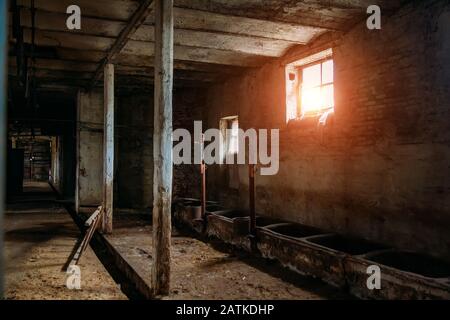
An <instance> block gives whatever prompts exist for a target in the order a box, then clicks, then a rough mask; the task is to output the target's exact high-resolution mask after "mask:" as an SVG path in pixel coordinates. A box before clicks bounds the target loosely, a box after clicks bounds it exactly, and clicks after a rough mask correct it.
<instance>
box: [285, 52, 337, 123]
mask: <svg viewBox="0 0 450 320" xmlns="http://www.w3.org/2000/svg"><path fill="white" fill-rule="evenodd" d="M332 53H333V52H332V50H331V49H328V50H325V51H322V52H319V53H317V54H315V55H313V56H310V57H307V58H304V59H301V60H298V61H295V62H293V63H290V64H288V65H287V66H286V118H287V121H289V120H293V119H299V118H304V117H311V116H320V115H322V114H324V113H325V112H332V111H333V110H334V63H333V59H332Z"/></svg>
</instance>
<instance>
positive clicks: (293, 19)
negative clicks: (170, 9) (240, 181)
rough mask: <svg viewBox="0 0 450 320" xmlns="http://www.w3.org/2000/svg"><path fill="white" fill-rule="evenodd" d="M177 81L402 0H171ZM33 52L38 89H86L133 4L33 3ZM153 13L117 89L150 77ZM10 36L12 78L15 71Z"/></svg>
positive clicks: (251, 59) (121, 65) (129, 50)
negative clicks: (71, 21)
mask: <svg viewBox="0 0 450 320" xmlns="http://www.w3.org/2000/svg"><path fill="white" fill-rule="evenodd" d="M174 2H175V8H174V15H175V34H174V44H175V49H174V50H175V51H174V59H175V63H174V68H175V84H177V83H178V84H190V83H195V84H199V83H210V82H214V81H219V80H221V79H223V77H225V76H228V75H230V74H236V73H239V72H241V71H242V70H244V69H246V68H249V67H258V66H261V65H262V64H264V63H265V62H267V61H269V60H270V59H274V58H276V57H280V56H282V55H283V54H284V53H285V52H286V51H287V50H288V49H290V48H291V47H293V46H296V45H306V44H308V43H310V42H311V41H312V40H314V39H315V38H317V37H318V36H320V35H322V34H324V33H326V32H341V31H346V30H348V29H349V28H351V27H352V26H353V25H355V23H358V22H360V21H362V20H363V19H364V17H365V16H366V8H367V7H368V6H369V5H371V4H378V5H380V6H381V7H382V10H383V12H391V11H393V10H396V9H398V8H399V7H400V6H401V5H402V3H403V2H405V1H404V0H334V1H333V0H303V1H299V0H297V1H280V0H274V1H269V0H246V1H242V0H175V1H174ZM17 4H18V5H19V6H20V7H21V8H20V16H21V25H22V26H23V27H24V42H25V43H31V26H32V24H31V12H30V9H29V8H30V0H17ZM72 4H77V5H78V6H80V8H81V14H82V20H81V30H68V29H67V28H66V19H67V17H68V15H67V14H66V9H67V7H68V6H69V5H72ZM35 7H36V16H35V17H36V20H35V21H36V24H35V25H36V38H35V43H36V45H37V46H38V47H39V50H36V52H37V59H36V65H35V67H36V78H37V81H38V85H41V86H52V85H54V86H73V87H84V86H86V85H87V84H88V83H89V81H90V79H92V78H93V77H94V74H95V71H96V69H97V68H98V66H99V64H100V62H101V60H102V59H103V58H104V57H105V56H106V54H107V53H108V50H109V49H110V48H111V47H112V46H113V44H114V43H115V42H116V38H117V37H118V36H119V34H120V32H121V31H122V30H123V29H124V28H125V26H126V25H127V23H128V21H129V20H130V18H131V17H132V15H133V13H134V12H135V11H136V10H137V8H138V7H139V1H136V0H76V1H74V0H35ZM11 21H12V19H10V25H11V24H12V22H11ZM153 22H154V16H153V11H151V13H150V14H149V15H148V16H147V18H146V19H145V22H144V24H143V25H141V26H140V27H139V28H138V29H137V30H136V32H134V33H132V34H131V35H130V36H129V40H128V41H127V43H126V45H125V46H124V47H123V48H122V50H121V51H120V53H119V54H117V55H115V58H114V60H113V62H114V63H115V64H116V73H117V75H118V78H117V79H118V81H119V84H118V85H124V86H135V85H136V86H147V85H149V84H151V82H152V77H153V68H152V66H153V50H154V27H153ZM14 45H15V40H14V39H13V38H12V37H10V46H11V48H12V49H10V52H11V58H10V63H9V65H10V68H9V69H10V71H9V72H10V75H11V76H12V77H14V75H15V74H16V73H17V72H16V71H17V70H16V69H17V66H16V59H15V57H14V49H13V48H14Z"/></svg>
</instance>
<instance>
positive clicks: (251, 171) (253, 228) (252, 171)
mask: <svg viewBox="0 0 450 320" xmlns="http://www.w3.org/2000/svg"><path fill="white" fill-rule="evenodd" d="M255 168H256V166H255V165H254V164H249V165H248V179H249V183H248V191H249V202H250V234H251V235H252V236H255V235H256V213H255Z"/></svg>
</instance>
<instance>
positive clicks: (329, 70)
mask: <svg viewBox="0 0 450 320" xmlns="http://www.w3.org/2000/svg"><path fill="white" fill-rule="evenodd" d="M331 82H333V60H328V61H326V62H324V63H323V64H322V84H323V83H331Z"/></svg>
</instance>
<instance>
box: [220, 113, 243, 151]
mask: <svg viewBox="0 0 450 320" xmlns="http://www.w3.org/2000/svg"><path fill="white" fill-rule="evenodd" d="M220 129H221V131H222V135H223V138H224V151H225V156H226V155H234V154H237V153H238V151H239V121H238V117H237V116H231V117H225V118H222V119H220Z"/></svg>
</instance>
